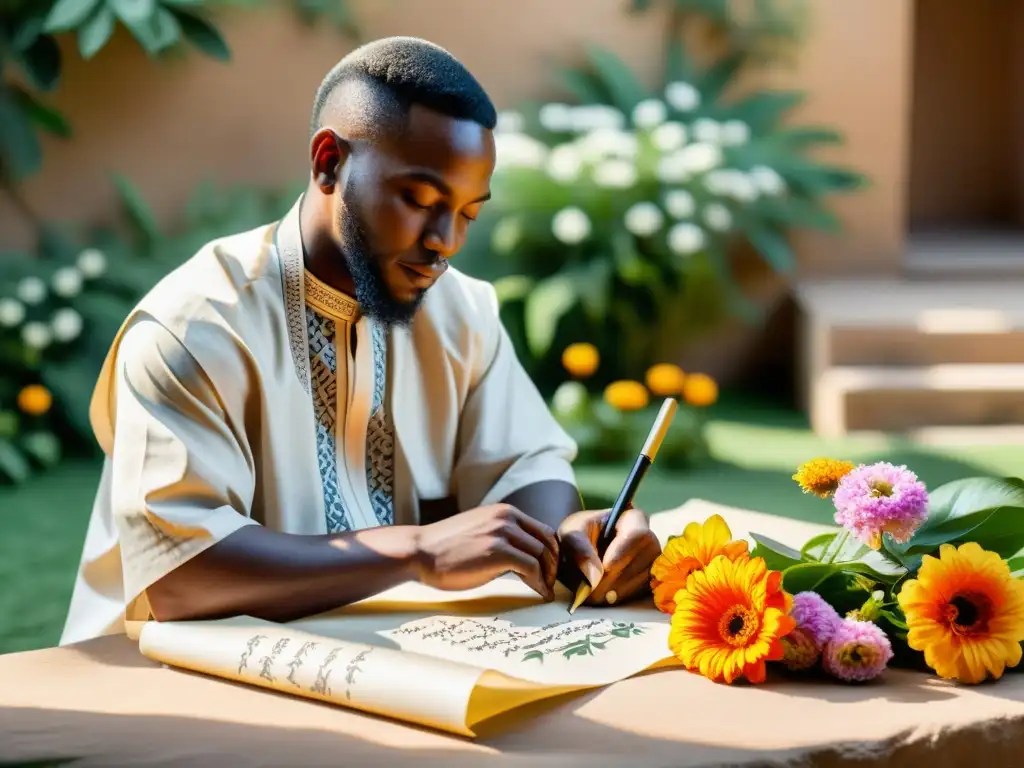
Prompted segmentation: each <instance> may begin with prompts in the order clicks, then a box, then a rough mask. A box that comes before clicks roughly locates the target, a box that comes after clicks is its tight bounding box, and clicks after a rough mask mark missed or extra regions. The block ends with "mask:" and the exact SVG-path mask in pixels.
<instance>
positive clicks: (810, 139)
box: [767, 126, 843, 149]
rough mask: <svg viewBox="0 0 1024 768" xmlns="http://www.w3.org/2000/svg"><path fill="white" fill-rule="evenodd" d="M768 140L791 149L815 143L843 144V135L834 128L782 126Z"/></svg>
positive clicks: (803, 147)
mask: <svg viewBox="0 0 1024 768" xmlns="http://www.w3.org/2000/svg"><path fill="white" fill-rule="evenodd" d="M767 141H770V142H772V143H775V144H781V145H785V146H786V147H789V148H790V149H806V148H807V147H810V146H813V145H815V144H842V143H843V135H842V134H841V133H840V132H839V131H837V130H835V129H833V128H825V127H819V126H803V127H796V128H780V129H779V130H777V131H776V132H775V133H774V134H773V135H772V136H770V137H768V139H767Z"/></svg>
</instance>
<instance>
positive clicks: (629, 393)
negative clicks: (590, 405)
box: [604, 379, 650, 411]
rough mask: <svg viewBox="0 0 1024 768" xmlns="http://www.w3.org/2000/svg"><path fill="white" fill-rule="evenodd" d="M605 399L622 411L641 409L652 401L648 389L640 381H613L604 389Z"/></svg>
mask: <svg viewBox="0 0 1024 768" xmlns="http://www.w3.org/2000/svg"><path fill="white" fill-rule="evenodd" d="M604 401H605V402H606V403H608V405H610V406H611V407H612V408H615V409H617V410H620V411H639V410H640V409H641V408H646V407H647V403H649V402H650V396H649V395H648V394H647V389H646V388H645V387H644V385H643V384H641V383H640V382H639V381H630V380H628V379H623V380H621V381H613V382H612V383H611V384H609V385H608V386H607V387H605V390H604Z"/></svg>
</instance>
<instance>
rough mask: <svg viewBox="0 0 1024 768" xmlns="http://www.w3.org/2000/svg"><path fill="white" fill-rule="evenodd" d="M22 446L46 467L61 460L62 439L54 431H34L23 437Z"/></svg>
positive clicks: (54, 464)
mask: <svg viewBox="0 0 1024 768" xmlns="http://www.w3.org/2000/svg"><path fill="white" fill-rule="evenodd" d="M21 446H22V448H23V449H24V450H25V453H27V454H28V455H29V456H30V457H31V458H33V459H35V460H36V462H37V463H38V464H39V465H40V466H42V467H45V468H48V467H54V466H56V465H57V464H58V462H60V456H61V450H60V441H59V440H58V439H57V438H56V436H54V434H53V433H52V432H32V433H30V434H28V435H25V436H24V437H23V438H22V439H21Z"/></svg>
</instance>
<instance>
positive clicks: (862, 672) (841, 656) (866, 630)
mask: <svg viewBox="0 0 1024 768" xmlns="http://www.w3.org/2000/svg"><path fill="white" fill-rule="evenodd" d="M891 658H892V645H891V644H890V643H889V638H888V637H886V636H885V632H883V631H882V630H881V629H880V628H879V627H878V625H877V624H874V623H873V622H870V621H857V620H855V619H844V620H843V621H842V622H840V624H839V626H838V627H837V628H836V632H835V634H834V635H833V636H832V639H831V640H829V642H828V644H827V645H826V646H825V650H824V652H823V653H822V656H821V665H822V666H823V667H824V668H825V671H826V672H828V673H829V674H830V675H832V676H834V677H838V678H839V679H840V680H845V681H846V682H862V681H864V680H871V679H872V678H875V677H878V675H880V674H882V672H883V671H884V670H885V667H886V665H887V664H888V663H889V660H890V659H891Z"/></svg>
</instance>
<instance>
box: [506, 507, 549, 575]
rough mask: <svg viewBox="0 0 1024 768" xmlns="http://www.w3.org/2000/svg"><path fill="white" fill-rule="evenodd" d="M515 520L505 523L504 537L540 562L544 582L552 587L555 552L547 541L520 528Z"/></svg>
mask: <svg viewBox="0 0 1024 768" xmlns="http://www.w3.org/2000/svg"><path fill="white" fill-rule="evenodd" d="M517 522H518V521H516V520H513V521H510V522H509V523H508V524H507V527H506V528H505V537H506V538H507V539H508V541H509V543H510V544H512V546H514V547H516V548H517V549H520V550H522V551H523V552H525V553H526V554H528V555H529V556H530V557H532V558H534V559H535V560H537V561H539V562H540V564H541V570H542V575H543V577H544V583H545V584H547V585H548V587H553V586H554V584H555V574H556V571H557V568H558V556H557V554H556V553H555V552H553V551H552V550H551V547H549V546H547V542H545V541H543V540H542V539H539V538H537V537H536V536H534V535H533V534H532V533H531V532H530V531H527V530H524V529H523V528H520V527H519V525H518V524H517Z"/></svg>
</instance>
